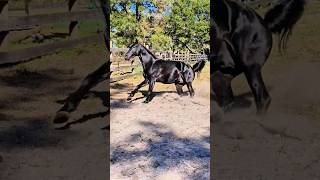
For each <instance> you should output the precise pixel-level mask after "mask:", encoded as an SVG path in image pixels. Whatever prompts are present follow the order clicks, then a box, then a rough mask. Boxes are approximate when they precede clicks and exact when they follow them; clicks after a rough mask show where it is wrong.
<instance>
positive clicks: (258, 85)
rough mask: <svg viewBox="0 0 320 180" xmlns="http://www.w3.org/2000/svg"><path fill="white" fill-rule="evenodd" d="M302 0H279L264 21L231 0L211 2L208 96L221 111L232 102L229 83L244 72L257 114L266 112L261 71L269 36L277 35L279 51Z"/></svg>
mask: <svg viewBox="0 0 320 180" xmlns="http://www.w3.org/2000/svg"><path fill="white" fill-rule="evenodd" d="M304 5H305V1H304V0H282V1H281V2H279V3H277V4H276V5H275V6H274V7H273V8H271V9H270V10H269V11H268V12H267V13H266V15H265V17H264V18H262V17H260V16H259V15H258V14H257V13H256V12H255V11H254V10H252V9H250V8H248V7H245V6H243V5H242V4H239V3H238V2H235V1H231V0H215V1H213V3H211V5H210V6H211V13H210V15H211V19H212V20H213V21H211V28H210V36H211V37H212V38H213V39H211V41H210V48H211V50H212V51H211V55H210V57H209V58H210V61H211V65H212V66H211V68H210V69H211V72H212V75H213V78H212V79H211V80H212V84H211V85H212V88H213V91H214V95H213V96H211V97H212V98H213V99H214V100H216V101H217V102H218V104H219V105H220V106H222V107H223V108H224V109H226V108H228V107H229V106H230V105H231V104H232V102H233V99H234V97H233V92H232V89H231V81H232V79H233V78H235V77H236V76H238V75H239V74H241V73H244V74H245V76H246V78H247V81H248V84H249V86H250V88H251V91H252V93H253V95H254V98H255V103H256V107H257V112H258V113H265V112H266V111H267V109H268V107H269V104H270V102H271V98H270V96H269V94H268V91H267V89H266V87H265V85H264V82H263V79H262V75H261V68H262V66H263V65H264V63H265V62H266V60H267V58H268V57H269V54H270V51H271V48H272V33H275V34H277V35H279V37H280V40H279V49H280V51H281V52H282V50H284V49H285V48H286V43H287V41H288V37H289V36H290V35H291V32H292V29H293V27H294V25H295V24H296V23H297V22H298V20H299V19H300V17H301V16H302V14H303V11H304Z"/></svg>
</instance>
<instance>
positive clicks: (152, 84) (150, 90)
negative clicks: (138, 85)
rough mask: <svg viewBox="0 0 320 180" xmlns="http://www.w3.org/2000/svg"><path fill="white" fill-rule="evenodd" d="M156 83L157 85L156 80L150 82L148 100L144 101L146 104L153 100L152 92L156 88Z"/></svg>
mask: <svg viewBox="0 0 320 180" xmlns="http://www.w3.org/2000/svg"><path fill="white" fill-rule="evenodd" d="M154 83H155V80H151V81H150V82H149V90H148V94H147V98H146V100H145V101H144V103H148V102H150V101H151V98H152V96H151V95H152V90H153V87H154Z"/></svg>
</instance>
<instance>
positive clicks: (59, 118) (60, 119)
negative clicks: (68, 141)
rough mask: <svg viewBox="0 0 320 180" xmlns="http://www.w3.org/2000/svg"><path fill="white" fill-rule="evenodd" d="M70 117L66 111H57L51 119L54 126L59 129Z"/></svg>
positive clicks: (66, 123) (64, 125)
mask: <svg viewBox="0 0 320 180" xmlns="http://www.w3.org/2000/svg"><path fill="white" fill-rule="evenodd" d="M69 118H70V113H68V112H63V111H62V112H58V113H57V114H56V117H55V118H54V120H53V124H54V128H55V129H61V128H64V127H66V126H67V125H68V120H69Z"/></svg>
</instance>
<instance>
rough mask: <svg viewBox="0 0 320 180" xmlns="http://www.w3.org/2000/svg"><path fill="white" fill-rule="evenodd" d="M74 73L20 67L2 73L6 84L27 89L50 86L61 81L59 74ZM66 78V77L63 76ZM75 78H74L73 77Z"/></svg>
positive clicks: (70, 72) (1, 77)
mask: <svg viewBox="0 0 320 180" xmlns="http://www.w3.org/2000/svg"><path fill="white" fill-rule="evenodd" d="M65 74H73V71H70V70H58V69H47V70H45V71H30V70H27V69H18V70H15V71H13V72H11V73H10V74H8V75H1V76H0V79H1V81H2V82H3V83H4V85H6V86H9V87H15V88H17V87H22V88H27V89H39V88H41V87H48V85H50V84H52V83H61V81H62V79H61V78H59V76H58V75H65ZM63 79H65V78H63ZM71 80H74V79H71Z"/></svg>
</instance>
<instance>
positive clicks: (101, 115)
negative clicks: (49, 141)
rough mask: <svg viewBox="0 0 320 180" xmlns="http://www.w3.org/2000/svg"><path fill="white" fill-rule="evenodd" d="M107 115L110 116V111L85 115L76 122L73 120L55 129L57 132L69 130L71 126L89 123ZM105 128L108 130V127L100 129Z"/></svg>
mask: <svg viewBox="0 0 320 180" xmlns="http://www.w3.org/2000/svg"><path fill="white" fill-rule="evenodd" d="M109 114H110V110H109V109H108V110H107V111H102V112H98V113H93V114H85V115H83V116H82V117H81V118H79V119H77V120H74V121H71V122H69V123H67V124H66V125H65V126H64V127H61V128H57V129H58V130H64V129H69V128H70V127H71V125H74V124H81V123H84V122H87V121H89V120H91V119H95V118H103V117H105V116H107V115H109ZM105 128H108V126H106V127H103V128H101V129H105ZM109 128H110V127H109Z"/></svg>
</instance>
